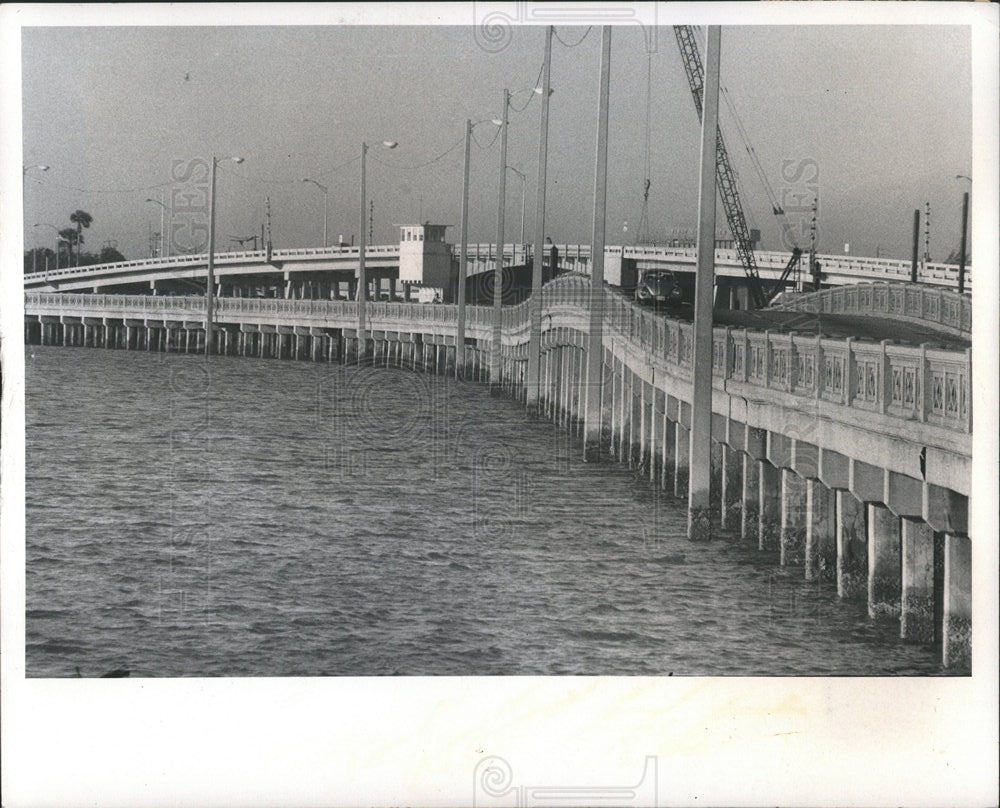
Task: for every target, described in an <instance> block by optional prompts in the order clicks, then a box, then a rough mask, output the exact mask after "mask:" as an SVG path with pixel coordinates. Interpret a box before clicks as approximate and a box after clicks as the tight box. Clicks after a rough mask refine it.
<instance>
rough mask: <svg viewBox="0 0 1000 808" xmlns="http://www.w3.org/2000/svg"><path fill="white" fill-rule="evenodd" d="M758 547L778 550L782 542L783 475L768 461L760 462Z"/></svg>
mask: <svg viewBox="0 0 1000 808" xmlns="http://www.w3.org/2000/svg"><path fill="white" fill-rule="evenodd" d="M757 462H758V464H759V465H758V471H757V473H758V478H759V482H758V493H759V496H758V499H757V517H758V518H757V547H758V549H761V550H776V549H778V547H779V546H780V542H781V518H782V507H781V500H782V496H781V494H782V474H781V470H780V469H777V468H775V467H774V466H772V465H771V464H770V463H769V462H767V461H766V460H758V461H757Z"/></svg>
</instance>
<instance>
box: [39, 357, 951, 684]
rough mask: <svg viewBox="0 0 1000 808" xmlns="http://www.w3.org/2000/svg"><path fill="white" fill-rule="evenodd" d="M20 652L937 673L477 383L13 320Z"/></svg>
mask: <svg viewBox="0 0 1000 808" xmlns="http://www.w3.org/2000/svg"><path fill="white" fill-rule="evenodd" d="M26 375H27V379H26V381H27V425H28V426H27V616H26V617H27V621H26V632H27V671H28V675H29V676H74V675H75V672H76V669H77V668H79V669H80V671H81V673H82V674H83V675H84V676H97V675H100V674H102V673H104V672H106V671H109V670H111V669H113V668H128V669H130V670H131V671H132V675H133V676H295V675H309V676H325V675H376V674H406V675H427V674H453V675H493V674H522V675H523V674H607V675H627V674H654V675H666V674H670V673H673V674H695V675H720V674H745V675H751V674H752V675H760V674H782V675H806V674H812V675H817V674H818V675H822V674H837V675H875V674H936V673H944V672H945V671H944V670H943V669H942V668H941V666H940V665H939V663H938V661H937V660H938V652H937V651H936V650H935V649H933V648H930V647H923V646H913V645H907V644H904V643H903V642H901V641H900V640H899V639H898V636H897V635H898V624H894V623H889V624H875V623H872V622H870V621H869V620H868V618H867V612H866V609H865V605H864V604H863V603H845V602H841V601H839V600H838V599H837V597H836V592H835V591H834V589H832V588H831V586H830V585H823V586H818V585H816V584H810V583H806V582H805V581H804V580H802V570H801V569H791V570H783V569H781V568H779V567H777V566H776V558H775V557H773V556H771V555H769V554H762V553H759V552H758V551H757V549H756V548H755V547H750V546H747V545H745V544H740V543H738V542H737V541H735V540H733V537H729V538H725V537H723V538H721V539H719V540H716V541H714V542H712V543H710V544H691V543H689V542H688V541H687V540H686V539H685V538H684V535H683V534H684V529H685V516H684V512H683V510H682V509H681V508H680V507H679V506H678V504H677V503H675V502H674V501H673V500H672V499H670V498H668V497H665V496H661V495H660V494H659V492H657V491H656V490H655V489H654V488H653V487H652V486H650V484H649V483H648V482H647V481H645V480H643V479H637V478H636V477H635V476H634V475H633V474H632V473H630V472H629V471H627V470H625V469H623V468H622V467H621V466H619V465H617V464H615V463H611V462H608V463H605V464H600V465H585V464H583V463H582V462H580V460H579V459H578V455H579V452H578V450H577V449H576V443H575V442H573V443H570V442H569V438H568V437H567V435H566V434H565V433H563V432H562V431H560V430H557V429H555V428H554V427H553V426H551V425H549V424H545V423H541V424H531V423H528V422H526V421H525V418H524V415H523V411H522V409H521V408H520V407H519V406H518V405H516V404H515V403H513V402H511V401H508V400H506V399H502V400H495V399H491V398H490V397H489V395H488V393H487V392H486V390H485V389H484V388H483V387H480V386H477V385H469V384H463V383H458V382H455V381H451V380H446V379H442V378H440V377H435V376H427V375H422V374H415V373H412V372H410V371H405V370H386V369H380V370H370V369H365V370H357V369H344V368H341V367H339V366H334V365H321V364H316V365H314V364H311V363H308V362H290V361H276V360H259V359H239V358H223V357H216V358H213V360H212V362H211V365H210V372H209V371H208V370H206V364H205V361H204V359H202V358H200V357H195V356H180V355H169V356H164V355H158V354H156V355H154V354H147V353H143V352H124V351H107V350H103V349H83V348H77V349H64V348H55V347H46V348H43V347H29V348H28V349H27V362H26Z"/></svg>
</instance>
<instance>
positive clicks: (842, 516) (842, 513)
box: [837, 490, 868, 600]
mask: <svg viewBox="0 0 1000 808" xmlns="http://www.w3.org/2000/svg"><path fill="white" fill-rule="evenodd" d="M865 517H866V514H865V506H864V503H862V502H859V501H858V500H857V499H855V497H854V495H853V494H852V493H851V492H850V491H845V490H838V491H837V594H838V595H839V596H840V597H842V598H845V599H847V600H857V599H860V598H862V597H867V594H868V547H867V539H868V528H867V525H866V521H867V520H866V518H865Z"/></svg>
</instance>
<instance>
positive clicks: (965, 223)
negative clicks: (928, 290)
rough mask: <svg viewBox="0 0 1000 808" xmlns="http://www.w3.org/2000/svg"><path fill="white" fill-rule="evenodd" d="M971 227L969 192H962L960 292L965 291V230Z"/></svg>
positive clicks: (959, 258) (959, 264) (959, 257)
mask: <svg viewBox="0 0 1000 808" xmlns="http://www.w3.org/2000/svg"><path fill="white" fill-rule="evenodd" d="M968 229H969V192H968V191H966V192H965V193H963V194H962V240H961V242H960V243H959V248H958V293H959V294H962V293H963V292H965V232H966V230H968Z"/></svg>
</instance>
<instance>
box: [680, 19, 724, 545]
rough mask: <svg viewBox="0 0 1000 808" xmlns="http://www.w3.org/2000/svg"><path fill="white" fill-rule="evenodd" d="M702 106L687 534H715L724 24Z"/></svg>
mask: <svg viewBox="0 0 1000 808" xmlns="http://www.w3.org/2000/svg"><path fill="white" fill-rule="evenodd" d="M707 39H708V44H707V48H706V52H705V84H704V89H703V91H702V93H703V100H704V105H703V106H704V112H703V115H702V122H701V182H700V186H699V190H698V265H697V274H696V277H695V303H694V328H693V331H694V353H693V356H692V363H691V364H692V375H693V377H694V385H693V392H692V398H691V432H690V442H691V445H690V455H689V477H688V526H687V533H688V538H689V539H710V538H711V537H712V522H711V516H710V514H711V510H710V507H709V487H710V485H711V477H712V325H713V323H712V287H713V285H714V283H715V205H716V201H715V197H716V149H717V148H718V129H719V50H720V47H721V42H722V29H721V28H720V27H719V26H718V25H710V26H709V27H708V37H707Z"/></svg>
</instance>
